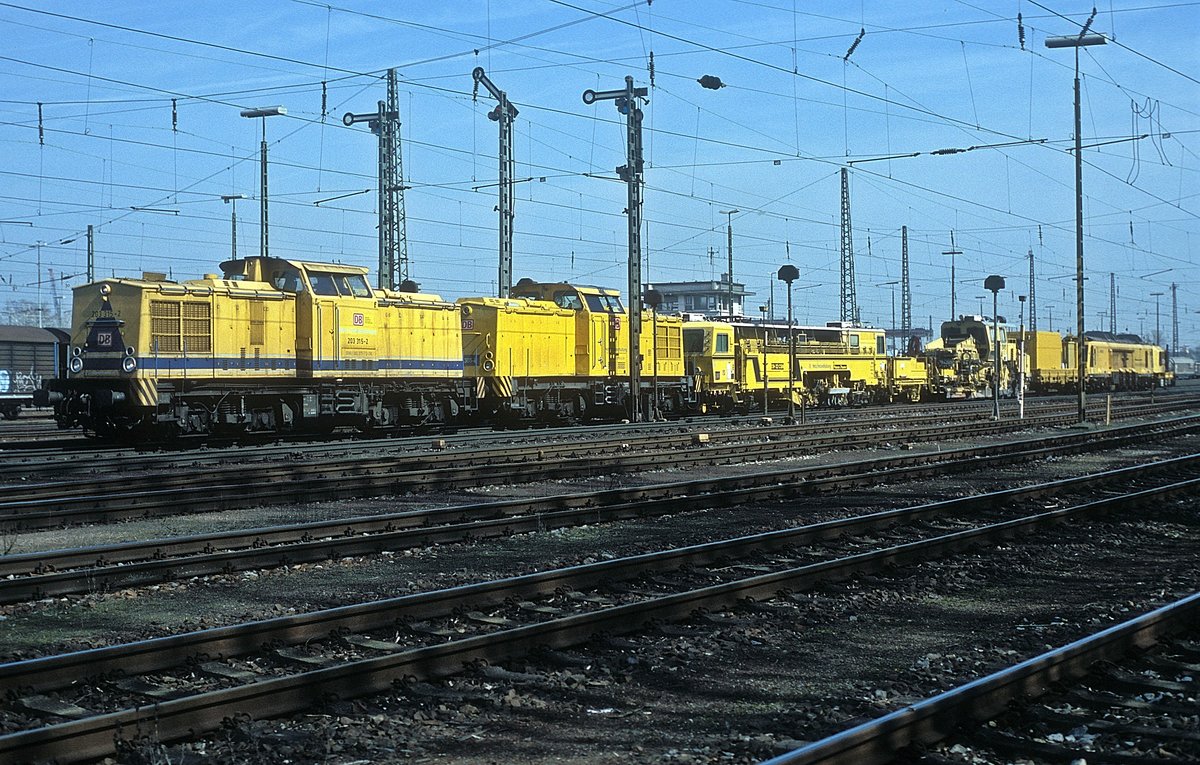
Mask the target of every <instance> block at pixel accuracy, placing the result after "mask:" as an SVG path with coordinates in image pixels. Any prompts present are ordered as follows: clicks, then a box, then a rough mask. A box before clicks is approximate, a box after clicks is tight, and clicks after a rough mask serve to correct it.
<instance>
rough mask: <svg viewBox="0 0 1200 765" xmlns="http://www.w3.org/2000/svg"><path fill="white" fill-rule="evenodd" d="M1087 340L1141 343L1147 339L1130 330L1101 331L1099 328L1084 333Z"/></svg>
mask: <svg viewBox="0 0 1200 765" xmlns="http://www.w3.org/2000/svg"><path fill="white" fill-rule="evenodd" d="M1083 336H1084V338H1085V339H1087V340H1099V341H1102V342H1110V343H1136V344H1138V345H1141V344H1142V343H1144V342H1145V341H1144V340H1142V338H1141V337H1140V336H1138V335H1134V334H1131V333H1128V332H1100V331H1097V330H1088V331H1086V332H1084V333H1083Z"/></svg>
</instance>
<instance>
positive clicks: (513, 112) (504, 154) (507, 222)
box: [471, 66, 517, 298]
mask: <svg viewBox="0 0 1200 765" xmlns="http://www.w3.org/2000/svg"><path fill="white" fill-rule="evenodd" d="M471 77H473V78H474V79H475V91H474V92H473V93H472V94H471V97H472V98H474V97H475V95H476V94H477V93H478V92H479V86H480V85H482V86H483V87H485V88H487V91H488V93H491V94H492V97H493V98H495V99H496V100H497V101H499V103H498V104H496V108H495V109H493V110H492V111H490V112H488V119H490V120H493V121H495V122H497V123H498V124H499V125H500V179H499V181H500V182H499V186H500V203H499V206H498V208H497V209H498V210H499V211H500V271H499V278H498V279H497V287H496V291H497V294H498V295H499V296H500V297H502V298H506V297H508V293H509V291H510V290H511V289H512V250H513V216H514V215H515V213H514V212H513V202H514V201H515V199H516V195H515V194H514V193H513V184H514V183H515V181H514V179H513V168H514V167H515V163H514V161H513V140H512V121H513V117H516V116H517V108H516V107H515V106H513V105H512V104H511V103H509V101H508V94H507V93H505V92H504V91H503V90H500V89H499V88H497V87H496V86H495V84H493V83H492V81H491V80H489V79H488V76H487V75H486V74H484V71H483V67H482V66H477V67H475V70H474V71H473V72H471Z"/></svg>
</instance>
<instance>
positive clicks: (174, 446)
mask: <svg viewBox="0 0 1200 765" xmlns="http://www.w3.org/2000/svg"><path fill="white" fill-rule="evenodd" d="M1132 397H1133V396H1129V397H1122V398H1121V399H1119V400H1120V401H1125V400H1127V398H1132ZM1114 403H1115V402H1114ZM1027 404H1028V406H1029V407H1036V406H1048V407H1062V406H1066V405H1064V404H1061V403H1056V402H1052V401H1039V402H1037V403H1036V404H1034V403H1031V402H1027ZM964 410H965V411H964ZM975 410H978V414H979V416H980V417H981V418H984V417H985V416H986V417H990V412H988V413H985V412H984V411H983V409H982V404H981V402H979V401H974V400H972V401H943V402H930V403H925V404H918V405H907V406H904V405H901V406H888V407H884V408H881V407H853V408H835V409H821V410H816V411H813V410H810V411H809V415H810V416H811V417H812V418H813V419H814V420H818V421H824V420H828V419H833V420H838V421H841V420H844V419H845V418H847V417H849V418H851V419H856V418H858V417H862V418H867V417H877V416H879V415H880V414H882V415H883V416H885V417H886V416H892V415H905V416H907V415H912V416H920V415H924V416H927V415H929V414H930V413H934V412H946V413H947V414H951V415H953V414H954V413H955V412H962V413H966V414H972V413H975ZM771 414H773V415H779V414H780V412H772V413H771ZM763 416H764V415H763V414H762V413H761V412H758V413H754V414H730V415H718V414H713V415H703V416H696V417H682V418H678V419H673V420H668V421H666V422H657V423H647V422H643V423H637V424H636V425H631V424H626V423H596V424H589V425H547V426H542V425H535V426H529V427H524V428H516V429H511V430H499V431H498V430H496V429H494V428H492V427H487V426H475V427H465V428H456V427H450V428H445V429H440V430H431V431H429V432H424V433H420V434H416V433H412V434H401V433H391V434H385V435H374V434H370V435H368V434H365V433H363V432H361V431H359V432H349V431H341V432H338V433H334V434H333V435H332V436H329V437H324V438H321V437H318V436H316V435H314V434H303V433H299V434H291V437H289V434H286V433H285V434H279V433H275V434H263V435H262V436H260V437H259V438H269V439H271V440H272V441H282V442H283V443H269V444H263V443H254V440H253V438H254V435H253V434H249V439H248V440H247V441H241V442H233V443H229V444H226V443H225V441H224V440H222V439H211V440H205V439H202V438H186V437H185V438H183V439H180V440H178V441H170V442H162V443H159V444H149V445H148V446H149V447H151V448H157V449H161V450H163V451H164V452H166V453H167V454H171V453H174V452H178V451H183V452H184V453H187V451H188V449H189V448H194V449H208V448H214V447H213V446H212V445H213V443H217V444H219V445H218V446H217V447H215V448H224V447H225V446H233V447H235V448H236V449H237V451H239V452H252V453H260V452H266V453H271V452H276V451H278V452H284V451H287V450H295V449H304V450H306V451H314V452H320V451H338V450H340V449H346V448H361V447H371V446H376V447H377V446H395V445H396V444H398V443H403V442H405V441H412V442H422V443H424V442H425V441H427V439H428V438H429V437H430V436H431V435H436V436H438V437H442V438H445V439H447V440H448V441H456V440H464V439H470V440H477V439H479V438H480V437H488V436H490V437H493V438H511V437H513V436H514V435H516V436H520V435H521V434H524V433H530V432H534V433H565V434H570V433H573V432H574V433H588V434H594V433H605V432H628V431H630V430H632V429H636V430H653V431H661V430H672V429H678V428H680V427H688V426H692V425H713V426H718V427H720V426H725V425H729V424H733V425H735V426H737V425H739V424H751V423H757V421H758V420H761V419H762V417H763ZM3 429H4V426H3V425H0V433H3ZM80 448H82V449H83V451H85V452H88V454H78V451H79V450H80ZM0 451H4V452H7V453H9V455H10V456H13V457H15V458H20V459H25V460H33V459H38V458H41V457H64V456H67V455H73V456H76V457H79V458H88V457H91V456H94V455H95V453H103V454H105V455H106V456H111V457H113V458H121V457H128V456H139V457H144V456H146V455H147V454H148V452H147V451H146V449H145V448H138V447H130V446H128V445H117V444H110V443H107V442H103V441H97V440H95V439H85V438H79V439H76V441H75V442H73V443H71V444H59V445H56V446H55V447H52V448H47V447H46V444H45V441H44V440H42V441H28V442H3V441H0ZM201 453H203V452H201ZM150 454H153V456H159V452H153V453H150ZM4 472H6V471H5V470H4V468H3V467H2V466H0V474H3V473H4Z"/></svg>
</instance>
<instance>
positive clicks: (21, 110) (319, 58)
mask: <svg viewBox="0 0 1200 765" xmlns="http://www.w3.org/2000/svg"><path fill="white" fill-rule="evenodd" d="M1091 10H1092V6H1091V4H1090V3H1085V2H1065V1H1064V0H1059V1H1058V2H1051V1H1047V2H1045V3H1042V4H1040V5H1038V4H1034V3H1031V2H1029V1H1028V0H1019V1H1017V0H1014V1H1012V2H990V3H984V2H978V1H977V0H976V1H974V2H924V3H878V2H877V3H867V2H860V3H837V2H798V1H793V0H762V1H759V0H753V1H747V2H736V1H734V0H722V1H719V2H718V1H707V0H699V1H696V0H691V1H689V2H681V1H680V0H654V2H653V3H651V4H648V3H646V2H645V1H644V0H643V1H642V2H637V3H632V2H630V3H610V2H598V1H597V0H561V1H560V0H514V1H513V2H503V3H502V2H491V1H490V0H482V1H481V2H443V3H411V2H410V3H387V4H383V3H365V2H344V3H342V2H335V3H330V4H327V3H318V2H308V1H307V0H290V1H286V2H285V1H284V0H271V1H269V2H257V1H254V0H251V1H250V2H243V3H239V4H228V3H220V4H217V3H188V4H184V3H180V2H171V1H167V2H112V3H105V4H100V3H68V2H40V3H34V2H25V1H22V2H14V3H0V29H2V30H3V37H4V39H5V41H6V44H5V46H4V49H3V50H2V51H0V81H2V82H3V83H4V85H5V87H4V88H3V89H2V90H0V145H2V146H3V156H4V157H5V161H4V162H3V164H2V165H0V177H2V178H3V191H2V192H0V221H4V222H3V223H0V238H2V240H3V241H2V243H0V279H2V280H3V281H4V285H3V286H0V308H2V307H3V306H4V305H5V303H11V302H12V301H28V300H31V299H34V296H35V295H36V291H37V289H36V284H37V283H38V281H39V274H38V271H37V266H36V262H37V258H38V251H39V249H40V256H41V262H42V272H41V278H40V281H41V282H42V295H43V300H44V301H46V303H47V304H48V305H49V303H50V286H51V285H50V274H49V271H50V269H53V271H54V278H55V280H57V281H58V282H59V284H62V283H63V282H62V281H61V277H62V276H70V277H72V278H69V279H67V280H66V282H65V284H66V285H68V286H73V285H77V284H79V283H81V281H82V277H80V276H76V275H78V274H81V273H82V272H83V271H84V264H85V250H84V244H83V242H84V239H83V236H82V233H83V232H84V231H85V230H86V227H87V225H88V224H92V225H94V226H95V228H96V263H97V273H98V274H99V275H104V276H107V275H111V274H113V273H116V274H117V275H136V274H138V273H140V272H141V271H143V270H150V271H164V272H169V273H170V274H171V275H172V276H174V277H175V278H192V277H196V276H199V275H202V274H204V273H211V272H213V271H215V270H216V264H217V263H219V262H220V261H222V260H224V259H226V258H227V257H228V256H229V252H230V243H229V238H230V230H229V229H230V225H229V223H230V220H229V213H230V209H229V206H228V205H227V204H224V203H222V201H221V199H220V197H221V195H226V194H236V193H243V194H246V195H247V197H249V198H248V199H246V200H244V201H242V202H240V203H239V205H238V219H239V229H238V244H239V253H240V254H242V255H247V254H253V253H254V252H256V251H257V247H258V221H259V214H258V203H257V195H258V141H259V129H260V125H259V122H258V121H257V120H247V119H243V118H241V117H239V116H238V110H239V109H240V108H244V107H252V106H266V105H275V104H282V105H285V106H286V107H287V109H288V116H287V117H275V118H271V119H270V120H268V122H267V135H268V142H269V144H270V158H271V165H270V189H271V192H270V197H271V249H272V254H274V255H279V256H285V257H293V258H298V259H309V260H338V261H341V262H347V263H360V264H363V265H371V266H373V265H374V263H375V260H376V244H375V242H376V238H375V237H376V234H375V194H374V192H373V188H374V185H375V156H376V144H375V138H374V136H372V135H371V134H370V133H369V131H368V130H367V129H366V127H365V126H362V125H359V126H355V127H352V128H347V127H344V126H343V125H342V124H341V122H340V118H341V115H342V114H343V113H344V112H346V111H358V112H363V111H369V110H372V109H373V108H374V104H375V102H376V101H377V100H379V99H381V98H383V96H384V85H383V81H382V79H381V76H382V71H383V70H384V69H386V68H387V67H396V68H397V70H398V73H399V77H400V110H401V119H402V122H403V127H402V139H403V142H404V169H405V180H406V183H408V184H409V185H411V187H412V188H411V189H409V190H408V191H407V192H406V195H405V202H406V208H407V213H408V222H407V232H408V238H409V247H408V249H409V256H410V261H411V273H412V275H413V276H414V278H415V279H416V280H417V281H419V282H420V283H421V285H422V288H423V289H424V290H426V291H430V292H437V293H439V294H441V295H443V296H444V297H447V298H455V297H459V296H463V295H477V294H491V293H492V292H493V290H494V289H495V287H494V280H495V271H496V226H497V221H496V213H495V211H494V207H495V204H496V188H495V185H494V183H495V179H496V173H497V171H496V167H497V161H496V143H497V134H496V124H495V123H494V122H491V121H489V120H488V119H487V116H486V115H487V112H488V111H489V110H491V109H492V107H493V105H494V102H493V101H492V100H491V99H490V98H489V97H487V95H486V94H485V93H481V94H480V96H479V98H478V100H473V99H472V80H471V76H470V73H471V70H472V68H474V67H475V66H483V67H484V68H485V69H486V71H487V72H488V75H489V77H491V79H492V80H493V81H494V82H495V83H496V84H497V85H498V86H499V87H501V88H503V89H505V90H506V91H507V92H508V94H509V97H510V98H511V99H512V100H513V102H514V103H515V104H516V105H517V107H518V108H519V109H520V115H519V116H518V118H517V121H516V126H515V129H516V134H517V138H516V174H517V177H518V178H520V179H531V180H528V181H525V182H522V183H520V184H518V186H517V192H516V196H517V202H516V218H515V255H514V269H513V271H514V277H515V278H520V277H522V276H531V277H534V278H538V279H546V280H572V281H580V282H586V283H594V284H603V285H606V286H612V287H617V288H620V289H622V290H623V289H624V286H625V262H626V233H625V231H626V230H625V225H626V224H625V218H624V215H623V210H624V206H625V189H624V186H623V185H622V184H621V183H618V182H616V181H615V180H614V178H615V173H614V172H613V170H614V168H615V167H616V166H617V165H620V164H623V163H624V127H623V123H622V121H621V117H620V115H619V114H617V112H616V110H615V109H614V108H613V104H612V103H611V102H600V103H597V104H596V105H593V106H587V105H585V104H583V102H582V100H581V97H580V96H581V93H582V91H583V90H585V89H588V88H592V89H602V90H606V89H615V88H619V87H622V86H623V83H624V77H625V76H626V75H632V76H633V77H634V78H635V80H636V81H637V84H638V85H639V86H645V87H649V88H650V94H649V104H647V105H646V106H645V107H644V109H645V112H646V117H645V126H646V128H647V132H646V134H645V138H644V141H645V148H646V160H647V167H646V194H645V199H646V207H645V218H646V221H647V230H646V233H645V242H646V244H647V247H648V258H649V261H650V270H649V273H648V275H647V276H646V281H648V282H654V281H679V280H688V279H707V278H710V277H712V278H716V277H719V276H720V275H721V274H722V273H724V272H725V270H726V267H725V263H726V253H725V222H726V217H727V216H725V215H722V214H720V213H719V211H721V210H730V209H738V210H740V211H741V212H739V213H737V214H735V215H733V216H732V220H733V227H734V255H735V265H734V271H735V278H736V279H737V280H738V281H744V282H745V283H746V284H747V287H748V288H749V289H750V290H752V291H754V292H755V293H757V294H756V295H755V296H754V297H752V298H750V303H749V306H750V312H751V313H757V310H756V308H757V306H758V304H759V303H761V302H764V301H765V300H766V298H767V297H768V295H769V290H770V284H771V276H772V275H773V274H774V272H775V270H776V269H777V268H778V266H779V265H780V264H781V263H784V262H787V261H788V260H789V259H790V260H791V262H793V263H794V264H796V265H797V266H798V267H799V268H800V270H801V273H802V277H801V278H802V284H803V285H804V286H808V287H809V289H805V290H803V291H801V292H799V293H797V300H798V306H799V313H800V317H801V319H802V320H803V321H805V322H814V323H815V322H823V321H826V320H830V319H836V318H838V306H839V300H838V281H839V266H838V223H839V180H838V175H839V170H840V168H841V167H843V166H845V165H846V163H847V162H848V161H850V160H863V159H868V158H875V157H885V156H892V155H901V154H912V153H915V152H920V155H919V156H916V157H907V158H899V159H894V160H890V161H886V160H880V161H873V162H857V161H856V163H855V164H854V165H853V168H852V170H851V197H852V217H853V223H854V232H853V233H854V248H855V253H856V270H857V288H858V298H859V303H860V306H861V314H862V317H863V319H864V320H865V321H868V322H871V323H874V324H876V325H879V326H886V325H890V324H891V301H892V292H891V291H892V290H893V287H892V286H879V285H885V284H886V283H887V282H891V281H895V280H898V279H899V278H900V229H901V226H907V227H908V231H909V252H910V263H911V275H912V285H913V314H914V323H915V324H917V325H927V324H928V322H929V317H933V320H934V322H937V321H940V320H942V319H944V318H948V317H949V313H950V309H949V302H950V301H949V293H950V269H949V258H948V257H946V256H944V255H943V254H942V252H943V251H945V250H948V249H950V231H951V230H952V229H953V230H954V231H955V242H956V244H957V247H958V249H960V250H961V251H962V253H963V254H962V255H961V256H959V257H958V259H957V264H956V265H957V277H958V282H959V284H958V287H957V296H958V307H959V312H960V313H961V312H964V311H971V312H974V311H977V310H978V308H979V296H981V295H985V294H987V293H985V291H984V290H983V288H982V282H983V279H984V277H985V276H986V275H988V274H989V273H998V274H1001V275H1004V276H1006V277H1007V278H1008V285H1009V287H1010V288H1012V289H1010V290H1009V291H1008V292H1007V293H1002V295H1001V304H1002V307H1001V313H1002V314H1009V315H1013V316H1015V314H1016V312H1017V311H1016V305H1017V303H1016V295H1017V294H1019V293H1025V292H1026V291H1027V285H1028V262H1027V259H1026V253H1027V251H1028V250H1029V249H1033V250H1034V253H1035V259H1036V261H1037V264H1038V272H1039V278H1038V282H1037V295H1038V301H1039V320H1040V322H1041V324H1042V327H1043V328H1046V327H1047V326H1048V324H1049V321H1050V314H1051V313H1053V324H1054V327H1055V328H1056V329H1062V328H1064V327H1065V326H1067V323H1068V322H1072V323H1073V321H1072V319H1071V315H1072V313H1071V312H1072V310H1073V303H1074V300H1073V282H1072V278H1073V273H1074V241H1075V226H1074V198H1075V197H1074V160H1073V157H1072V155H1071V154H1070V153H1069V152H1068V151H1067V149H1068V148H1070V146H1071V145H1072V134H1073V124H1072V119H1073V116H1072V76H1073V56H1072V52H1071V51H1070V50H1049V49H1046V48H1045V47H1044V40H1045V38H1046V37H1047V36H1053V35H1064V34H1070V33H1073V32H1078V31H1079V28H1080V25H1081V24H1082V23H1083V22H1085V21H1086V20H1087V18H1088V16H1089V15H1090V13H1091ZM1018 13H1020V14H1021V17H1022V22H1023V28H1024V32H1025V45H1024V49H1022V47H1021V45H1020V40H1019V32H1018V24H1017V14H1018ZM1092 29H1093V30H1094V31H1097V32H1100V33H1102V34H1104V35H1106V36H1109V37H1111V38H1113V39H1112V41H1111V42H1110V43H1109V44H1107V45H1105V46H1103V47H1093V48H1088V49H1084V50H1083V51H1081V56H1080V70H1081V73H1082V76H1083V85H1082V91H1083V99H1082V101H1083V106H1082V122H1083V130H1082V131H1081V132H1082V136H1083V141H1084V143H1085V145H1090V144H1103V145H1100V146H1094V147H1093V148H1088V149H1085V151H1084V159H1085V164H1084V170H1083V175H1084V191H1085V213H1086V224H1085V232H1086V238H1085V256H1086V264H1087V265H1086V268H1087V282H1086V287H1087V305H1088V307H1087V310H1086V320H1087V324H1088V326H1089V328H1096V329H1107V328H1108V322H1109V319H1108V316H1107V312H1108V309H1109V285H1110V277H1109V274H1110V273H1114V274H1116V277H1115V279H1116V283H1117V287H1118V293H1119V297H1118V308H1117V319H1118V322H1117V323H1118V329H1120V330H1125V329H1128V330H1130V331H1133V332H1139V331H1141V332H1144V333H1146V334H1151V333H1153V331H1154V321H1155V298H1154V297H1153V296H1152V293H1154V292H1163V293H1165V294H1164V295H1163V296H1162V297H1161V298H1160V301H1161V303H1160V304H1161V324H1162V327H1163V334H1164V337H1165V339H1169V336H1170V332H1169V327H1170V319H1169V316H1170V304H1171V303H1170V285H1171V284H1172V283H1175V284H1177V285H1178V298H1179V312H1180V335H1181V337H1180V340H1181V344H1183V345H1200V313H1196V312H1197V311H1200V299H1198V295H1200V266H1198V265H1197V258H1198V257H1200V200H1198V198H1197V195H1198V194H1200V183H1198V179H1200V133H1198V132H1197V131H1198V130H1200V83H1198V80H1200V67H1198V66H1197V63H1198V56H1197V47H1196V45H1195V40H1196V38H1197V33H1198V32H1200V4H1197V3H1189V2H1183V3H1179V2H1154V0H1112V2H1110V3H1108V4H1106V6H1105V7H1101V8H1099V9H1098V13H1097V15H1096V18H1095V20H1094V21H1093V24H1092ZM860 30H865V35H864V36H863V38H862V40H861V41H860V42H859V44H858V45H857V47H856V48H855V50H854V53H853V55H852V56H851V57H850V59H849V61H848V62H847V61H845V60H844V57H845V55H846V53H847V51H848V49H849V48H850V46H851V45H852V44H853V43H854V41H855V39H856V38H857V37H858V35H859V32H860ZM651 52H653V53H654V64H655V66H654V70H655V71H654V79H653V82H651V78H650V71H649V66H648V61H649V54H650V53H651ZM706 74H707V75H715V76H717V77H720V78H721V80H722V81H723V82H725V83H726V87H724V88H721V89H720V90H708V89H704V88H702V87H700V85H699V84H698V83H697V82H696V79H697V78H699V77H700V76H702V75H706ZM322 82H324V83H325V91H326V93H327V97H326V108H325V111H324V114H323V113H322V97H321V93H322ZM172 99H175V118H176V122H175V126H174V129H173V127H172ZM39 102H41V104H42V121H41V127H42V128H43V134H42V136H43V138H42V140H43V141H44V143H39V130H38V127H39V121H38V106H37V104H38V103H39ZM1144 134H1145V135H1147V137H1145V138H1141V139H1139V140H1130V138H1131V137H1134V136H1141V135H1144ZM1168 134H1169V135H1168ZM997 144H1006V145H1004V146H997ZM969 147H980V148H975V149H973V150H971V151H966V152H961V153H956V154H950V155H934V154H931V153H930V152H933V151H935V150H939V149H947V148H961V149H967V148H969ZM368 189H372V191H369V192H368V193H356V192H363V191H365V190H368ZM342 195H348V196H344V197H343V198H341V199H335V200H333V201H329V202H322V203H321V204H320V205H315V204H314V202H317V201H321V200H327V199H330V198H333V197H339V196H342ZM135 207H137V208H153V210H167V211H173V212H155V211H151V210H145V209H142V210H134V209H132V208H135ZM26 224H32V225H26ZM1039 228H1040V232H1041V233H1040V236H1039ZM68 240H73V241H68ZM38 242H43V243H44V245H43V246H42V247H40V248H38V247H37V246H36V244H37V243H38ZM63 242H67V243H65V244H64V243H63ZM710 248H712V249H713V250H715V256H713V257H710V254H709V251H710ZM1168 269H1169V270H1168ZM815 285H819V286H815ZM897 289H898V288H897ZM777 294H778V293H777ZM779 300H780V303H782V298H781V297H780V299H779ZM898 300H899V296H898V295H897V310H899V304H898ZM64 309H65V306H64ZM49 310H50V311H52V310H53V309H52V308H51V309H49ZM1100 312H1104V315H1103V316H1101V315H1100Z"/></svg>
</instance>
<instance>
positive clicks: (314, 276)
mask: <svg viewBox="0 0 1200 765" xmlns="http://www.w3.org/2000/svg"><path fill="white" fill-rule="evenodd" d="M308 280H309V282H311V283H312V288H313V292H314V293H315V294H317V295H333V296H336V295H337V294H338V290H337V283H336V282H335V281H334V279H333V274H326V273H321V272H312V271H310V272H309V274H308Z"/></svg>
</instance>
